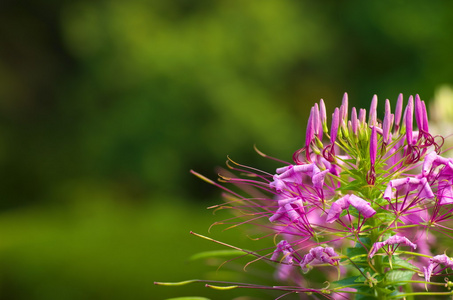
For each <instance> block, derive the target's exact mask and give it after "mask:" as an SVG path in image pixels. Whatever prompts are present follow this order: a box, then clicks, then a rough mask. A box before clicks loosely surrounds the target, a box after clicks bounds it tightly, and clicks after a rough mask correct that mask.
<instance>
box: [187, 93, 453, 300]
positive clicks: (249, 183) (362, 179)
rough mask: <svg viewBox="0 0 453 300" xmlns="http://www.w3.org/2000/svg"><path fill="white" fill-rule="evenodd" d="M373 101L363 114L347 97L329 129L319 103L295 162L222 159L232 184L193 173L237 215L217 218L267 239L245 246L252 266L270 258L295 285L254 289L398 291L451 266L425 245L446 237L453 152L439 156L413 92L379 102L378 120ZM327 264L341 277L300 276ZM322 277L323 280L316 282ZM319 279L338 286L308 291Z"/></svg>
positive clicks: (451, 212)
mask: <svg viewBox="0 0 453 300" xmlns="http://www.w3.org/2000/svg"><path fill="white" fill-rule="evenodd" d="M377 101H378V98H377V96H376V95H374V96H373V98H372V100H371V105H370V110H369V115H368V120H367V118H366V117H367V112H366V110H365V109H356V108H355V107H353V108H352V109H351V113H350V114H349V107H348V105H349V103H348V95H347V94H344V96H343V100H342V103H341V106H340V107H337V108H334V109H333V113H332V118H331V120H330V131H329V130H328V129H329V126H328V125H329V120H328V118H327V113H326V107H325V103H324V101H323V100H321V101H320V102H319V105H318V104H315V105H314V106H313V107H312V108H311V110H310V116H309V119H308V124H307V130H306V140H305V144H304V145H303V146H304V147H303V148H301V149H299V150H297V151H296V152H295V153H294V155H293V159H294V162H293V163H286V162H283V161H281V160H278V159H274V160H276V161H278V162H279V163H281V164H282V165H281V166H280V167H278V168H277V169H276V170H275V171H272V172H265V171H260V170H258V169H256V168H252V167H247V166H244V165H240V164H237V163H234V162H233V161H231V160H229V163H228V166H229V167H230V168H231V169H232V171H233V172H234V171H237V172H239V173H240V174H242V175H239V176H235V175H233V174H231V173H228V176H227V175H221V177H220V179H221V181H222V182H225V183H231V184H233V185H234V187H232V188H231V189H230V188H228V187H225V186H224V185H221V184H219V183H215V182H213V181H210V180H208V179H206V178H204V177H203V176H201V175H199V174H197V173H195V174H197V176H199V177H200V178H202V179H204V180H206V181H208V182H210V183H211V184H214V185H216V186H219V187H221V188H222V189H223V190H224V191H225V192H226V194H227V197H226V198H227V203H226V204H224V205H219V206H215V207H216V208H217V209H219V208H229V209H233V210H234V213H235V216H234V217H233V218H231V219H229V220H227V221H225V222H219V224H220V223H222V224H224V223H233V224H232V225H230V227H238V226H242V225H245V224H247V225H249V226H250V227H252V228H254V230H253V232H252V233H253V234H254V235H256V234H259V233H261V237H260V238H257V239H261V238H263V239H264V238H265V237H273V238H274V240H275V242H274V243H272V244H271V246H270V248H266V249H262V250H258V251H249V250H242V251H243V252H244V253H245V254H247V255H253V256H255V259H253V260H252V261H251V262H250V264H251V263H252V262H254V263H255V262H257V261H267V262H269V263H272V264H275V265H276V272H275V274H276V275H275V276H276V278H277V279H278V280H281V281H289V282H292V284H294V285H295V286H281V285H274V286H273V287H258V288H263V289H264V288H265V289H278V290H281V291H282V292H284V293H287V294H292V293H295V294H296V293H297V294H300V293H320V294H322V295H328V294H333V293H338V294H339V293H340V292H341V291H345V289H346V288H349V287H350V286H348V283H351V282H353V283H354V284H353V286H354V289H355V290H356V291H357V292H358V293H360V294H361V295H365V296H366V297H368V298H369V299H373V298H375V297H376V295H393V296H392V297H393V298H395V297H396V296H397V295H399V294H398V293H401V294H402V295H403V294H404V295H407V296H411V295H415V294H414V293H416V292H418V291H416V292H412V290H411V289H408V290H405V289H406V287H407V286H408V284H407V283H410V282H411V279H412V277H415V276H417V274H419V273H421V272H423V273H424V276H425V280H426V281H427V282H429V281H430V278H431V277H432V276H433V274H440V273H442V272H443V270H444V269H445V268H453V260H452V259H450V258H449V257H448V256H446V255H445V254H444V255H437V256H432V253H431V252H430V251H431V250H432V249H433V248H434V243H436V242H437V241H441V240H442V239H440V238H436V235H443V236H447V237H451V232H452V230H453V229H452V228H450V226H451V225H449V224H451V223H449V222H447V221H451V220H452V219H453V209H452V208H451V204H453V188H452V186H453V159H452V158H445V157H443V156H442V155H441V146H442V142H443V140H442V138H440V141H441V142H438V141H437V140H436V137H434V136H433V135H432V134H431V133H430V132H429V126H428V117H427V112H426V105H425V103H424V102H423V101H422V100H421V98H420V97H419V96H418V95H416V96H415V102H414V97H413V96H410V97H409V99H408V102H407V105H406V107H404V105H403V102H404V98H403V95H402V94H400V95H399V96H398V98H397V101H396V107H395V113H394V114H392V110H391V101H390V100H386V102H385V114H384V117H383V119H382V118H378V112H377ZM414 111H415V119H416V125H417V126H416V127H415V128H414V126H413V116H414ZM381 120H382V121H381ZM324 145H325V146H324ZM259 153H260V154H261V155H262V156H264V157H268V156H267V155H265V154H263V153H261V152H259ZM237 188H240V189H241V188H242V189H243V190H244V194H245V195H244V194H242V193H240V192H238V191H237ZM244 219H245V220H244ZM230 227H229V228H230ZM221 244H222V245H227V244H225V243H221ZM228 246H230V245H228ZM230 247H232V248H234V249H235V250H238V249H241V248H239V247H236V246H230ZM436 247H438V246H436ZM270 249H271V250H270ZM415 251H419V253H416V252H415ZM428 258H429V262H428V264H426V260H427V259H428ZM248 265H249V264H248ZM325 266H336V267H338V272H339V273H338V274H337V275H338V276H340V277H341V276H343V278H340V279H343V280H340V281H336V280H338V278H335V274H332V272H330V271H326V272H322V273H318V274H317V276H310V275H308V274H306V273H309V272H310V270H312V269H314V268H318V267H325ZM439 266H443V268H441V267H439ZM298 268H300V270H301V271H302V273H304V274H305V275H302V274H301V273H300V272H296V271H297V269H298ZM328 269H329V268H328ZM330 269H331V268H330ZM319 276H321V277H322V278H323V279H322V280H323V281H321V282H314V281H315V280H316V278H317V277H319ZM324 281H327V282H330V283H332V282H333V281H336V283H335V284H334V283H332V285H335V286H334V287H332V288H330V287H328V288H307V287H308V286H318V287H319V286H320V283H322V282H324ZM343 283H345V285H344V286H343V285H342V284H343ZM237 286H240V285H235V287H237ZM247 287H248V288H249V287H251V286H250V285H247ZM414 288H415V289H416V288H417V286H414ZM348 292H353V291H348ZM430 293H431V292H430ZM432 294H435V291H433V292H432ZM285 295H286V294H285ZM365 296H364V297H365ZM335 297H336V294H335V295H333V296H332V298H333V299H336V298H335ZM368 298H367V299H368Z"/></svg>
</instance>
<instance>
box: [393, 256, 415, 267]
mask: <svg viewBox="0 0 453 300" xmlns="http://www.w3.org/2000/svg"><path fill="white" fill-rule="evenodd" d="M392 266H393V268H398V267H399V268H403V269H410V270H413V269H416V267H415V266H414V265H413V264H411V263H409V262H407V261H406V260H404V259H402V258H401V257H399V256H396V255H394V256H392Z"/></svg>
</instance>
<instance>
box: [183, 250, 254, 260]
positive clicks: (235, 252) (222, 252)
mask: <svg viewBox="0 0 453 300" xmlns="http://www.w3.org/2000/svg"><path fill="white" fill-rule="evenodd" d="M244 255H249V254H247V253H244V252H243V251H239V250H215V251H205V252H200V253H197V254H194V255H192V256H191V257H190V260H196V259H203V258H210V257H225V256H244Z"/></svg>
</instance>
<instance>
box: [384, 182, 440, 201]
mask: <svg viewBox="0 0 453 300" xmlns="http://www.w3.org/2000/svg"><path fill="white" fill-rule="evenodd" d="M393 189H395V192H393ZM409 195H411V196H412V197H416V198H417V199H421V200H424V199H433V198H434V194H433V191H432V190H431V187H430V185H429V184H428V181H427V180H426V178H425V177H422V178H415V177H405V178H398V179H393V180H390V182H389V184H388V185H387V188H386V189H385V191H384V196H383V197H384V199H387V200H388V201H389V202H392V199H395V198H397V197H398V198H399V197H405V198H407V197H408V196H409Z"/></svg>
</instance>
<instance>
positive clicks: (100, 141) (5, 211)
mask: <svg viewBox="0 0 453 300" xmlns="http://www.w3.org/2000/svg"><path fill="white" fill-rule="evenodd" d="M451 28H453V2H449V1H429V2H428V1H419V0H415V1H359V0H356V1H322V2H320V1H306V0H299V1H293V0H279V1H238V0H219V1H212V0H198V1H196V0H169V1H163V0H155V1H145V0H129V1H120V0H105V1H88V0H87V1H50V0H48V1H44V0H34V1H32V0H23V1H13V0H2V1H1V2H0V172H1V173H0V174H1V185H0V299H165V298H168V297H176V296H182V295H204V296H206V297H209V298H212V299H231V298H233V297H237V296H238V295H241V294H245V293H246V292H247V291H239V292H238V291H233V292H232V293H231V292H222V291H213V290H209V289H206V288H204V287H203V286H202V285H196V284H195V285H193V286H185V287H176V288H168V287H160V286H154V285H153V282H154V281H175V280H176V281H177V280H185V279H191V278H205V279H206V278H211V279H218V278H220V279H222V278H223V279H225V278H226V279H228V278H230V277H231V275H230V274H228V272H226V271H224V269H220V271H216V267H212V266H207V265H205V264H204V263H203V262H201V261H190V260H189V257H190V256H192V255H193V254H195V253H197V252H199V251H202V250H209V249H212V250H220V249H223V248H222V247H221V246H218V245H215V244H214V243H211V242H209V241H205V240H202V239H199V238H196V237H194V236H192V235H190V234H189V230H194V231H196V232H199V233H201V234H208V233H207V229H208V227H209V225H210V224H211V223H213V222H214V221H216V220H219V219H220V220H221V219H222V218H226V215H224V214H221V213H219V214H218V215H213V214H212V212H210V211H206V210H205V208H206V207H207V206H209V205H212V204H214V203H218V202H219V201H221V200H220V191H219V190H217V189H215V188H214V187H212V186H209V185H208V184H206V183H204V182H202V181H201V180H199V179H197V178H195V177H194V176H193V175H190V173H189V170H190V169H195V170H196V171H198V172H200V173H203V174H205V175H206V176H208V177H210V178H215V177H216V172H215V166H218V165H223V162H224V161H225V159H226V156H227V155H230V156H231V157H232V158H233V159H234V160H236V161H239V162H242V163H246V164H248V165H254V166H258V167H260V168H262V169H265V170H270V171H272V170H273V169H274V168H275V166H276V165H275V163H270V162H269V161H267V160H266V159H263V158H261V157H259V156H258V155H257V154H256V153H255V152H254V150H253V145H254V144H256V145H257V147H258V148H259V149H260V150H262V151H263V152H265V153H267V154H269V155H272V156H275V157H279V158H282V159H285V160H289V159H290V158H291V155H292V153H293V152H294V151H295V150H297V149H298V148H300V147H301V145H303V141H304V136H305V122H306V119H307V117H308V111H309V108H310V107H311V106H312V105H313V103H314V102H317V101H319V99H320V98H323V99H324V100H325V101H326V103H327V110H328V114H330V113H331V112H332V111H333V107H334V105H335V106H336V105H339V103H340V101H341V98H342V95H343V93H344V92H348V93H349V99H350V105H356V106H360V107H365V108H368V106H369V104H368V103H369V101H370V99H371V97H372V96H373V94H378V96H379V99H380V107H381V108H382V106H383V104H384V100H385V99H386V98H389V99H391V101H392V102H393V103H394V102H395V101H396V98H397V96H398V93H400V92H402V93H404V94H405V96H408V95H409V94H415V93H419V94H420V95H421V97H422V99H424V100H426V101H430V99H432V98H433V95H434V92H435V89H436V88H437V87H438V86H439V85H441V84H452V83H453V59H452V58H451V53H452V49H453V31H452V30H451ZM210 236H213V237H215V238H218V239H221V240H225V241H228V242H231V243H235V244H237V245H240V246H241V245H242V246H243V247H250V248H252V247H255V246H254V245H253V243H252V242H250V241H248V239H247V238H245V237H241V236H240V234H239V232H237V231H231V232H230V231H227V232H222V229H216V228H214V229H213V230H212V232H211V233H210ZM247 245H248V246H247ZM222 272H223V273H222ZM232 295H233V296H232ZM257 297H263V298H264V299H265V298H266V296H263V295H262V294H258V296H257ZM238 299H239V298H238ZM242 299H244V298H242Z"/></svg>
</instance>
